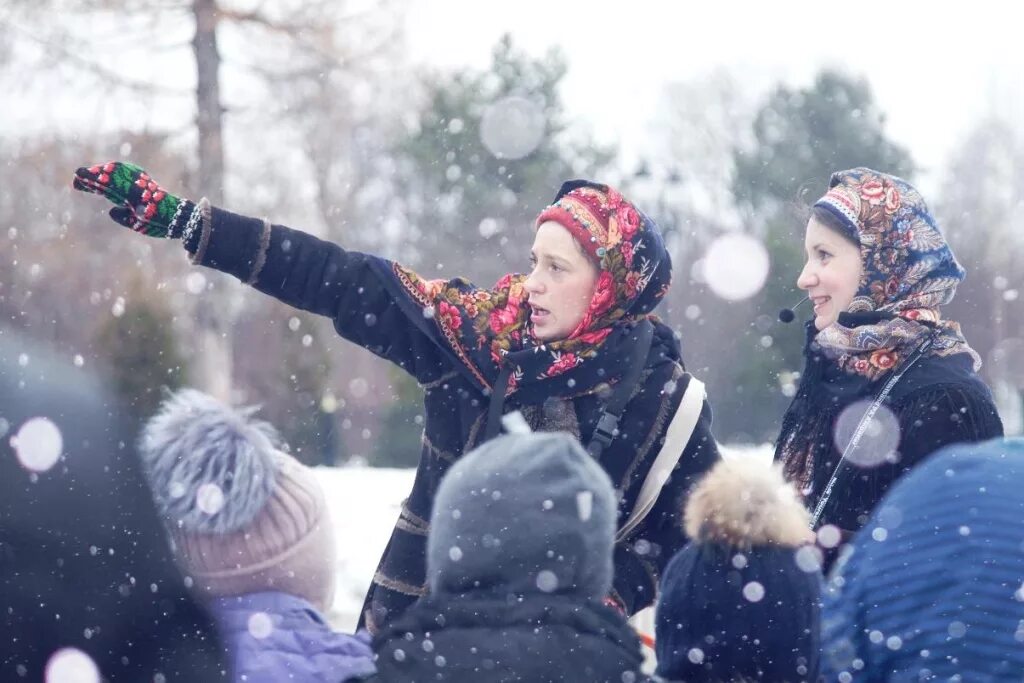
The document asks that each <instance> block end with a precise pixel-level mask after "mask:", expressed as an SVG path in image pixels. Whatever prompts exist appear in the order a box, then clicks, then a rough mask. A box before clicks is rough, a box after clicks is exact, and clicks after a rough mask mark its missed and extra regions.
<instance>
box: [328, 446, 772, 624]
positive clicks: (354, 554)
mask: <svg viewBox="0 0 1024 683" xmlns="http://www.w3.org/2000/svg"><path fill="white" fill-rule="evenodd" d="M723 452H724V454H725V455H726V457H734V456H751V457H757V458H759V459H764V460H765V462H767V461H768V460H769V459H770V457H771V449H770V448H769V447H768V446H758V447H743V448H728V447H723ZM315 472H316V474H317V477H318V478H319V480H320V483H321V485H322V486H323V488H324V492H325V494H326V497H327V505H328V508H329V510H330V513H331V518H332V519H333V521H334V525H335V534H336V538H337V544H336V545H337V549H338V583H337V591H336V593H335V598H334V606H333V609H332V611H331V614H330V620H331V623H332V624H334V626H335V627H336V628H338V629H340V630H343V631H349V632H351V631H352V630H354V629H355V626H356V622H357V621H358V618H359V609H360V607H362V604H363V596H364V595H365V594H366V589H367V587H368V586H369V585H370V579H371V578H373V572H374V570H375V569H376V568H377V561H378V560H379V559H380V555H381V553H382V552H383V551H384V546H385V545H386V544H387V542H388V538H389V537H390V536H391V529H392V527H394V524H395V520H397V519H398V512H399V509H400V508H401V504H402V501H403V500H404V499H405V497H406V496H407V495H408V493H409V489H410V488H411V487H412V479H413V474H414V470H411V469H383V468H370V467H345V468H332V467H318V468H316V470H315Z"/></svg>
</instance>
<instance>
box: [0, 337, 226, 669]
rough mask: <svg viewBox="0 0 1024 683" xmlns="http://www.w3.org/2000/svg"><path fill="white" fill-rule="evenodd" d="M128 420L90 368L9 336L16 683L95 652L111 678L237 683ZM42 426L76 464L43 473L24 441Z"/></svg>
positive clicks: (1, 645)
mask: <svg viewBox="0 0 1024 683" xmlns="http://www.w3.org/2000/svg"><path fill="white" fill-rule="evenodd" d="M22 354H25V355H26V356H27V363H25V364H24V365H22V363H21V362H19V358H20V356H21V355H22ZM122 415H123V413H122V412H121V411H120V410H119V409H118V406H117V405H116V404H115V403H114V402H113V401H112V400H111V397H110V393H109V392H108V391H107V390H106V388H105V387H104V386H103V385H102V384H101V383H100V382H99V381H98V380H97V378H96V377H94V376H92V374H91V373H90V372H89V371H88V370H87V369H82V368H76V367H73V366H72V365H71V363H70V362H68V361H67V360H65V359H61V358H57V357H55V356H54V355H53V354H51V353H48V352H46V351H45V350H44V349H42V348H40V347H39V344H38V342H37V341H30V340H27V339H19V338H18V337H17V336H16V335H15V333H14V332H12V331H11V330H5V329H2V328H0V680H2V681H21V680H26V681H41V680H43V678H44V667H45V666H46V663H47V661H48V660H49V659H50V657H51V656H52V655H53V653H54V652H56V651H57V650H58V649H61V648H75V649H78V650H81V651H83V652H85V653H86V654H87V655H88V656H89V657H90V658H91V659H92V661H93V662H94V663H95V665H96V666H97V667H98V669H99V671H100V674H101V675H102V677H103V680H105V681H106V680H109V681H152V680H154V676H156V675H157V674H161V675H162V676H163V680H166V681H188V682H189V683H191V682H193V681H196V682H200V681H222V680H224V678H223V676H222V673H221V672H222V671H224V670H225V664H224V660H223V659H222V657H221V650H220V646H219V644H218V642H217V639H216V636H215V631H214V626H213V622H212V621H211V620H210V618H209V616H208V615H207V613H206V612H205V610H204V609H203V608H202V607H200V605H199V604H198V603H197V602H196V600H195V599H194V598H193V597H192V596H191V595H190V594H189V591H188V590H187V586H186V581H185V579H184V577H183V576H182V575H181V573H180V572H179V571H178V569H177V567H176V565H175V562H174V557H173V555H172V554H171V550H170V547H169V546H168V544H167V540H166V535H165V532H164V527H163V524H162V523H161V521H160V519H159V518H158V517H157V512H156V509H155V507H154V505H153V500H152V497H151V495H150V491H149V488H148V486H147V485H146V482H145V480H144V479H143V477H142V474H141V472H140V469H139V463H138V461H137V458H136V453H135V450H134V448H133V445H134V443H135V435H134V434H133V433H131V432H130V431H129V429H128V428H126V426H125V423H124V421H123V420H122V419H121V418H122ZM40 417H42V418H46V419H47V420H49V421H50V422H51V423H53V424H54V425H55V426H56V427H57V429H58V430H59V431H60V434H61V440H62V448H61V453H62V455H61V457H60V459H59V460H58V461H57V462H56V463H55V464H53V466H52V467H50V468H48V469H45V471H41V472H31V471H29V470H28V469H26V468H23V467H21V466H20V465H19V460H18V458H17V457H16V454H15V448H14V447H12V446H13V444H12V437H16V436H17V435H18V433H19V431H20V430H21V429H22V427H23V425H24V424H25V423H26V421H28V420H30V419H32V418H40ZM37 424H38V423H37ZM55 447H56V446H55ZM53 452H54V453H56V450H54V451H53Z"/></svg>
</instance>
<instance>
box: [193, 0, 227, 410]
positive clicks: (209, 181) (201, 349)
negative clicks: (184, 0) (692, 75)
mask: <svg viewBox="0 0 1024 683" xmlns="http://www.w3.org/2000/svg"><path fill="white" fill-rule="evenodd" d="M192 10H193V13H194V15H195V20H196V34H195V37H194V38H193V40H192V49H193V52H194V53H195V57H196V75H197V79H196V105H197V120H196V124H197V127H198V133H199V135H198V144H199V191H200V193H201V194H202V195H204V196H205V197H207V198H208V199H209V200H210V202H211V203H213V204H215V205H223V203H224V136H223V126H222V113H223V108H222V107H221V101H220V77H219V71H220V53H219V52H218V51H217V22H218V8H217V0H193V4H192ZM206 275H207V278H208V281H209V283H210V285H211V286H210V289H209V291H207V292H206V293H205V294H204V295H203V296H201V297H198V298H197V300H196V309H195V316H194V320H195V329H196V337H197V339H196V347H197V349H198V357H197V358H196V359H195V364H194V369H195V376H194V377H193V380H194V381H195V382H196V384H198V385H199V386H200V387H202V388H203V389H204V390H205V391H207V392H209V393H210V394H212V395H214V396H216V397H218V398H220V399H222V400H229V399H230V393H231V365H232V353H231V327H232V325H231V323H232V320H231V318H232V317H233V309H234V307H233V306H231V303H230V301H229V297H230V289H229V287H230V283H228V282H227V280H226V279H225V278H224V276H222V275H220V274H213V273H207V274H206Z"/></svg>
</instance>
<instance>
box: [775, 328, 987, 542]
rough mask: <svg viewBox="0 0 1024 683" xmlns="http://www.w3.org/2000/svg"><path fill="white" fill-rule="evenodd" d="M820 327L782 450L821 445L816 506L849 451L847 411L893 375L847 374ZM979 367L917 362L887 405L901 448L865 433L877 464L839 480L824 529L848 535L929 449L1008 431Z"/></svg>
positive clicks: (811, 496) (811, 504)
mask: <svg viewBox="0 0 1024 683" xmlns="http://www.w3.org/2000/svg"><path fill="white" fill-rule="evenodd" d="M814 334H815V331H814V330H813V327H812V326H811V325H810V324H808V336H807V344H806V346H805V350H804V357H805V366H804V374H803V377H802V378H801V383H800V388H799V390H798V392H797V395H796V397H795V398H794V399H793V403H792V404H791V405H790V408H789V410H788V411H787V413H786V416H785V418H784V419H783V426H782V432H781V434H780V436H779V441H778V443H777V450H776V458H777V459H784V453H785V452H791V453H797V454H798V453H803V452H806V451H807V449H811V450H812V451H813V454H814V456H813V467H812V473H811V477H810V479H809V488H810V490H805V491H804V493H805V496H806V498H805V500H806V503H807V506H808V508H809V509H811V510H813V509H814V508H815V506H816V505H817V504H818V500H819V498H820V496H821V494H822V491H823V490H824V489H825V487H826V486H827V483H828V481H829V479H830V477H831V475H832V473H833V471H835V468H836V465H837V463H838V462H839V459H840V456H841V450H840V448H839V447H837V445H836V441H837V440H836V438H835V434H836V428H837V421H838V420H839V418H840V415H841V414H842V412H843V410H844V409H845V408H847V407H849V406H850V405H852V404H854V403H857V402H859V401H866V402H870V401H873V400H874V399H875V397H876V396H877V395H878V394H879V392H880V391H881V389H882V385H884V384H885V383H886V382H887V381H888V380H889V379H890V377H891V375H889V374H886V375H884V376H883V377H881V378H880V379H878V380H875V381H874V382H867V381H864V380H863V379H862V378H859V377H853V376H851V375H849V374H847V373H846V372H845V371H843V370H842V369H840V368H839V367H838V365H837V364H836V363H834V362H833V361H831V360H829V359H828V358H826V357H824V356H823V355H822V354H821V353H820V352H816V351H815V350H814V347H813V345H812V343H811V342H812V341H813V338H814ZM972 366H973V360H972V359H971V357H970V356H969V355H968V354H966V353H960V354H955V355H952V356H946V357H940V356H937V355H925V356H923V357H922V358H921V359H920V360H918V361H917V362H916V363H915V364H914V365H913V366H911V368H910V369H909V370H908V371H907V372H906V374H905V375H904V376H903V377H902V378H901V379H900V380H899V381H898V382H897V383H896V384H895V386H894V387H893V389H892V391H891V393H890V394H889V396H888V398H887V399H886V401H885V402H884V404H883V405H884V406H885V407H886V408H888V410H889V411H891V414H892V416H894V417H895V418H896V422H897V423H898V425H899V433H898V435H896V436H898V447H897V450H896V452H895V454H894V455H893V457H890V458H884V457H882V456H884V455H885V453H874V454H873V453H871V445H872V443H875V444H878V443H881V442H883V441H884V439H883V440H879V441H875V442H872V440H871V438H870V437H865V438H864V439H862V442H861V446H860V447H859V449H860V450H859V451H858V452H859V453H860V454H861V456H860V457H859V458H858V460H861V461H862V462H869V463H871V464H870V465H869V466H863V467H857V466H854V467H850V468H848V470H847V471H846V473H845V474H844V475H843V476H842V477H841V478H840V479H839V480H838V483H837V485H836V487H835V488H834V489H833V493H832V495H831V497H830V498H829V500H828V502H827V504H826V507H825V508H824V510H823V514H822V517H821V520H820V522H819V528H820V526H823V525H827V524H832V525H835V526H836V527H838V528H839V529H840V531H841V532H842V537H843V540H846V539H848V538H849V537H850V536H852V534H853V533H854V532H856V531H857V530H858V529H860V528H861V527H862V526H863V525H864V524H865V522H866V521H867V518H868V515H869V514H870V513H871V511H872V510H873V509H874V508H875V505H877V503H878V502H879V501H880V500H881V499H882V497H883V496H884V495H885V492H886V491H887V490H888V489H889V487H890V486H891V485H892V484H893V482H894V481H896V479H898V478H899V477H900V476H901V475H902V474H904V473H905V472H908V471H909V470H910V469H912V468H913V467H914V466H916V465H917V464H918V463H919V462H921V461H922V460H924V459H925V458H926V457H927V456H928V455H930V454H931V453H933V452H935V451H936V450H938V449H939V448H942V447H943V446H946V445H949V444H953V443H959V442H974V441H984V440H986V439H990V438H993V437H997V436H1002V434H1003V425H1002V422H1001V421H1000V419H999V414H998V412H997V411H996V407H995V404H994V403H993V401H992V395H991V392H990V391H989V389H988V387H987V386H986V385H985V383H984V382H983V381H982V380H981V378H980V377H978V375H977V374H976V373H975V372H974V370H973V367H972ZM863 412H864V411H863V410H860V412H859V413H858V414H863ZM853 424H856V419H854V422H853ZM832 557H834V555H833V556H832Z"/></svg>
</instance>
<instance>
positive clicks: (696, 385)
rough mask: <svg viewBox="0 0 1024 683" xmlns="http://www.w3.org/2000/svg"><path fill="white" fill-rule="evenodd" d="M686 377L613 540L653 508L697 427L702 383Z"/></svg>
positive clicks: (701, 407) (694, 378) (637, 523)
mask: <svg viewBox="0 0 1024 683" xmlns="http://www.w3.org/2000/svg"><path fill="white" fill-rule="evenodd" d="M687 376H688V377H689V378H690V381H689V382H688V383H687V385H686V392H685V393H684V394H683V397H682V399H680V401H679V407H678V408H676V414H675V415H674V416H673V417H672V421H671V422H670V423H669V425H668V429H667V430H665V443H664V444H663V445H662V446H661V450H659V451H658V455H657V457H655V458H654V462H653V463H652V464H651V468H650V469H649V470H647V476H646V477H645V478H644V483H643V485H642V486H641V487H640V493H639V494H638V495H637V497H636V504H635V505H633V511H632V512H631V513H630V515H629V517H628V518H626V521H625V522H623V524H622V526H621V527H620V528H619V530H618V532H616V534H615V542H616V543H619V542H620V541H622V540H623V539H625V538H626V537H628V536H629V534H630V533H632V532H633V530H634V529H636V528H637V527H638V526H640V523H641V522H643V521H644V518H646V517H647V514H648V513H649V512H650V511H651V509H652V508H653V507H654V504H655V503H656V502H657V501H658V496H659V495H660V494H661V489H662V488H663V487H664V486H665V482H667V481H668V478H669V476H671V474H672V470H674V469H675V467H676V463H678V462H679V458H681V457H682V456H683V452H684V451H685V450H686V446H687V444H689V443H690V437H691V436H693V430H694V429H696V427H697V421H698V420H700V412H701V410H702V409H703V407H704V396H705V390H704V383H703V382H701V381H700V380H699V379H697V378H696V377H694V376H693V375H690V374H687Z"/></svg>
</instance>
